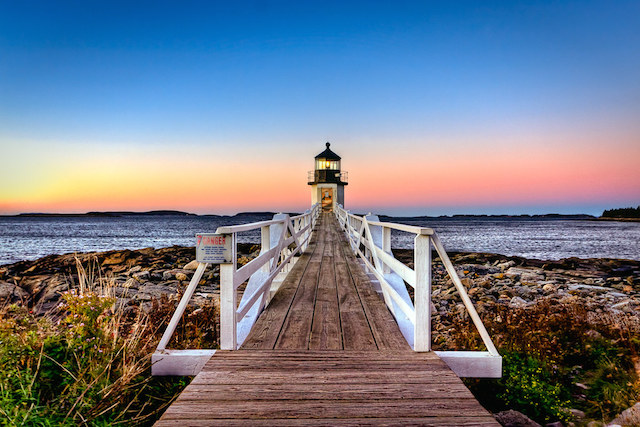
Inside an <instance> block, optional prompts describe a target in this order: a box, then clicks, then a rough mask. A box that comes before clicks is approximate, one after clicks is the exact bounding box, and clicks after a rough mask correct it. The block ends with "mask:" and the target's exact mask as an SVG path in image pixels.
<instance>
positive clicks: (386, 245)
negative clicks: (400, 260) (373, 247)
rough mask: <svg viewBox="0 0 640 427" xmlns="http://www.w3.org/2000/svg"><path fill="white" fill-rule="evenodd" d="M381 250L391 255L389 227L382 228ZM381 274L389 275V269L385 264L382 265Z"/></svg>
mask: <svg viewBox="0 0 640 427" xmlns="http://www.w3.org/2000/svg"><path fill="white" fill-rule="evenodd" d="M382 250H383V251H384V252H386V253H388V254H389V255H392V252H391V229H390V228H389V227H382ZM382 273H383V274H389V273H391V269H390V268H389V266H388V265H387V264H385V263H382Z"/></svg>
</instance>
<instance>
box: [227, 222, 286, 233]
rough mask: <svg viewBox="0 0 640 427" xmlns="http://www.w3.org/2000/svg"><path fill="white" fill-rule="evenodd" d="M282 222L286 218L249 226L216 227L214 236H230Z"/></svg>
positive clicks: (253, 223) (254, 223)
mask: <svg viewBox="0 0 640 427" xmlns="http://www.w3.org/2000/svg"><path fill="white" fill-rule="evenodd" d="M284 221H286V218H283V219H270V220H267V221H259V222H251V223H249V224H241V225H223V226H222V227H218V228H217V229H216V234H232V233H240V232H242V231H251V230H255V229H257V228H261V227H266V226H267V225H272V224H281V223H283V222H284Z"/></svg>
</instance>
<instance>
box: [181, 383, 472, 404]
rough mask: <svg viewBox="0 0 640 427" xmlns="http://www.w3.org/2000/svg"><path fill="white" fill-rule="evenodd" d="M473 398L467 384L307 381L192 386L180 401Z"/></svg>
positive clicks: (182, 395)
mask: <svg viewBox="0 0 640 427" xmlns="http://www.w3.org/2000/svg"><path fill="white" fill-rule="evenodd" d="M301 396H303V397H304V398H305V399H309V400H313V399H346V400H353V399H429V398H442V397H447V398H450V399H473V395H472V394H471V392H470V391H469V390H468V389H467V388H466V387H451V385H450V384H430V385H429V387H416V386H415V385H413V384H406V383H404V384H385V385H384V387H381V386H380V384H375V383H373V384H352V385H350V386H349V387H348V388H347V387H340V388H335V387H333V388H332V389H329V388H317V387H310V386H309V385H308V384H300V383H289V384H245V385H238V384H220V385H216V386H215V387H213V386H211V385H199V384H193V385H190V386H189V388H188V389H187V390H185V391H184V392H183V393H182V394H181V395H180V397H179V398H178V401H182V400H255V399H259V400H289V399H296V400H297V399H300V398H301Z"/></svg>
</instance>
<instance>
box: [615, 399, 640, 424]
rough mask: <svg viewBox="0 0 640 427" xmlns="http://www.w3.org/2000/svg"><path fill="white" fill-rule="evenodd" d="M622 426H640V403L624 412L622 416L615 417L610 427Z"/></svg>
mask: <svg viewBox="0 0 640 427" xmlns="http://www.w3.org/2000/svg"><path fill="white" fill-rule="evenodd" d="M615 424H617V425H620V426H623V427H626V426H640V402H638V403H636V404H635V405H633V406H632V407H631V408H629V409H626V410H624V411H623V412H622V413H621V414H620V415H618V416H617V417H615V418H614V419H613V420H612V421H611V423H610V424H608V425H609V426H612V425H615Z"/></svg>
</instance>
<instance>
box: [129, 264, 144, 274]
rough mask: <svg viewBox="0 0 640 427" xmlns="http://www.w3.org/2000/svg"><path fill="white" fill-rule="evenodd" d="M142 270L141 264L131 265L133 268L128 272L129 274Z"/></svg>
mask: <svg viewBox="0 0 640 427" xmlns="http://www.w3.org/2000/svg"><path fill="white" fill-rule="evenodd" d="M140 270H142V267H141V266H139V265H136V266H135V267H131V269H130V270H129V271H128V272H127V274H128V275H132V274H133V273H137V272H138V271H140Z"/></svg>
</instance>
